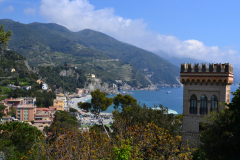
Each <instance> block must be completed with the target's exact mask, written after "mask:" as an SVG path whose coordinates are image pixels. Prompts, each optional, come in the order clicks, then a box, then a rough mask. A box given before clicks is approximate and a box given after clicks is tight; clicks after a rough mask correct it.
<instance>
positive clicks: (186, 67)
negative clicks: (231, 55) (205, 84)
mask: <svg viewBox="0 0 240 160" xmlns="http://www.w3.org/2000/svg"><path fill="white" fill-rule="evenodd" d="M181 72H228V73H233V66H232V65H231V64H230V63H225V64H222V63H217V64H214V63H209V67H208V66H207V63H202V66H200V65H199V63H195V65H194V66H193V65H192V63H188V64H186V63H182V64H181Z"/></svg>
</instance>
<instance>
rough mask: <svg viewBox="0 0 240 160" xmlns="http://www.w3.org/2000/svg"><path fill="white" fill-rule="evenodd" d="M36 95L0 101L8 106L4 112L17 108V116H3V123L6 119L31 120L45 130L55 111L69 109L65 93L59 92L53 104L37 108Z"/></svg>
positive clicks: (7, 112)
mask: <svg viewBox="0 0 240 160" xmlns="http://www.w3.org/2000/svg"><path fill="white" fill-rule="evenodd" d="M35 102H36V98H35V97H33V98H32V97H21V98H7V99H5V100H2V101H1V102H0V104H1V105H4V106H6V108H5V109H4V114H5V115H8V114H9V112H10V111H11V109H13V108H14V109H15V115H16V116H15V117H12V116H11V115H8V116H3V117H2V121H3V122H2V123H4V122H5V121H14V120H18V121H24V122H31V123H30V124H31V125H32V126H36V127H37V128H38V129H39V130H43V128H44V127H45V126H50V124H51V123H52V121H53V118H54V113H55V112H56V111H57V110H62V111H63V110H66V109H67V98H66V96H65V95H64V94H57V95H56V99H54V101H53V106H48V107H45V108H37V106H36V105H35Z"/></svg>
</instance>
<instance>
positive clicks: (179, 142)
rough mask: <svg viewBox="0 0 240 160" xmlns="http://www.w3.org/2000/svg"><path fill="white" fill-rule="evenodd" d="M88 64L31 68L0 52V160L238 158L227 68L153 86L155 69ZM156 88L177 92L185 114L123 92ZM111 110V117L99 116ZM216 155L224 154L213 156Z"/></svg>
mask: <svg viewBox="0 0 240 160" xmlns="http://www.w3.org/2000/svg"><path fill="white" fill-rule="evenodd" d="M1 27H2V26H1ZM0 29H1V28H0ZM2 33H3V35H6V33H5V32H4V30H3V32H2ZM8 33H9V34H8V35H7V36H6V38H5V41H6V42H8V41H9V37H10V36H11V34H10V33H11V32H8ZM0 40H1V39H0ZM35 47H36V46H35ZM36 48H38V47H36ZM77 49H79V50H83V49H86V48H84V47H83V46H81V47H79V45H78V47H77ZM85 51H87V52H91V53H92V52H94V53H96V52H95V51H93V50H90V49H86V50H85ZM99 54H100V53H96V55H95V56H96V57H98V56H99ZM105 56H106V55H105ZM39 57H40V56H39ZM96 57H94V58H96ZM28 58H29V57H28ZM85 58H86V57H85ZM88 58H89V57H88ZM105 58H106V57H105ZM107 58H109V57H107ZM35 60H36V59H35ZM85 60H86V59H85ZM90 61H91V62H92V63H90ZM90 61H89V59H88V61H87V62H86V63H85V62H84V63H82V64H79V65H76V64H73V63H66V62H65V63H64V64H63V65H56V66H55V64H50V65H46V64H45V65H38V67H37V68H35V67H33V66H32V65H29V64H28V61H27V59H26V58H25V57H24V56H22V55H20V54H19V53H17V52H15V51H13V50H10V49H7V44H5V46H3V47H2V48H1V46H0V62H1V63H0V159H1V158H3V159H4V158H5V157H6V158H7V159H64V158H65V159H114V158H116V157H117V159H135V158H136V159H161V158H162V159H183V158H184V159H205V158H206V157H211V158H212V159H218V158H219V157H221V156H218V154H219V155H221V154H223V156H222V157H224V158H222V159H227V158H228V157H231V158H230V159H234V158H235V157H240V156H239V155H238V154H239V153H238V150H239V143H235V140H236V142H238V141H239V137H238V135H239V133H240V131H239V127H236V126H239V120H240V119H239V101H240V100H239V94H240V89H237V90H236V92H234V93H233V95H234V97H233V98H232V101H230V99H231V98H230V86H231V84H233V66H232V65H231V64H230V63H225V64H222V63H217V64H214V63H210V64H209V66H208V65H207V64H206V63H204V64H202V65H199V64H198V63H197V64H195V65H192V64H191V63H190V64H185V63H183V64H181V68H180V78H178V76H176V75H175V74H173V75H171V76H169V77H165V78H166V79H165V80H162V81H158V82H159V83H156V81H157V80H156V79H162V76H163V75H164V74H163V75H158V76H156V77H155V78H154V76H155V74H157V73H156V72H154V71H153V70H154V69H152V70H150V69H149V68H146V67H143V68H142V69H141V70H139V69H136V68H135V66H134V65H132V64H130V63H125V62H121V61H120V60H119V59H93V60H92V59H90ZM38 62H39V61H38ZM112 62H114V64H113V63H112ZM99 63H101V64H99ZM166 63H167V62H166ZM107 67H110V69H109V68H107ZM154 67H155V66H154ZM154 67H153V68H154ZM168 67H169V66H168ZM106 68H107V69H106ZM170 68H171V67H170ZM173 68H174V67H173ZM116 70H117V71H116ZM125 71H126V72H125ZM167 79H169V80H171V81H173V83H172V82H171V83H169V84H168V83H167ZM153 80H154V81H155V83H153ZM177 83H182V84H181V85H180V84H177ZM159 86H162V87H182V86H183V97H182V98H183V114H178V115H174V114H175V113H177V112H175V113H174V114H173V112H170V111H169V109H168V108H167V107H164V106H162V105H161V104H159V106H156V105H154V107H153V108H151V107H147V106H146V104H144V103H143V104H140V103H139V102H138V101H137V100H136V99H134V98H133V97H132V96H131V95H130V94H131V92H127V93H126V92H125V91H128V90H148V91H160V90H159V89H158V88H157V87H159ZM170 93H171V91H167V94H170ZM107 95H114V97H113V98H111V96H109V97H108V96H107ZM171 98H172V99H174V97H171ZM90 100H91V102H90ZM111 105H112V107H113V108H114V110H113V111H112V113H106V112H104V111H106V110H107V109H108V107H110V106H111ZM218 132H219V133H218ZM211 135H214V136H211ZM215 137H217V138H215ZM214 138H215V139H214ZM216 139H217V141H216ZM222 139H223V140H222ZM218 140H219V143H220V144H219V143H218ZM226 141H230V142H228V143H229V144H231V145H232V144H233V146H232V148H231V146H226V145H225V144H226V143H225V142H226ZM219 147H220V148H219ZM215 148H219V149H221V148H224V151H222V152H223V153H216V156H215V155H212V154H211V152H213V151H210V150H212V149H213V150H214V149H215ZM234 149H235V150H236V151H234V152H233V153H234V154H233V155H229V154H228V152H230V151H231V150H234ZM225 150H227V152H225ZM119 157H120V158H119ZM122 157H125V158H122ZM211 158H210V159H211Z"/></svg>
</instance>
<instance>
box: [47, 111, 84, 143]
mask: <svg viewBox="0 0 240 160" xmlns="http://www.w3.org/2000/svg"><path fill="white" fill-rule="evenodd" d="M78 126H79V123H78V122H77V118H76V117H75V116H72V115H70V113H69V112H66V111H57V112H55V114H54V120H53V123H52V124H51V125H50V127H48V126H46V127H45V128H44V129H43V131H44V132H45V133H46V134H48V132H51V133H55V134H53V135H52V138H54V139H55V138H56V137H58V133H59V132H60V129H61V128H72V127H78Z"/></svg>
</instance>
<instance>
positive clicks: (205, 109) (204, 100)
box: [200, 95, 208, 115]
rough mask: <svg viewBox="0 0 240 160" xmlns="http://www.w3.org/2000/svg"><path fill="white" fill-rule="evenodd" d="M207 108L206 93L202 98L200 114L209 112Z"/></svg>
mask: <svg viewBox="0 0 240 160" xmlns="http://www.w3.org/2000/svg"><path fill="white" fill-rule="evenodd" d="M207 110H208V108H207V97H206V96H205V95H202V96H201V99H200V114H201V115H204V114H207Z"/></svg>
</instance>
